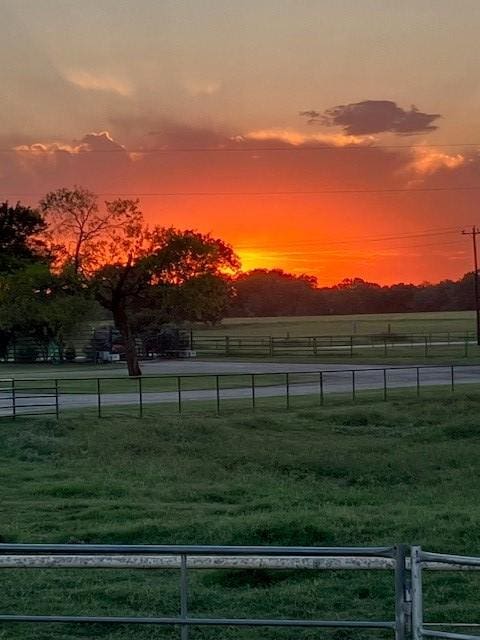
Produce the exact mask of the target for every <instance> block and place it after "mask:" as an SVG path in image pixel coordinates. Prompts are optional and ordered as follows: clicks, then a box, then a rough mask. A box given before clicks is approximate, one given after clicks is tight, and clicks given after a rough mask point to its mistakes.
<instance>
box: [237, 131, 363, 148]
mask: <svg viewBox="0 0 480 640" xmlns="http://www.w3.org/2000/svg"><path fill="white" fill-rule="evenodd" d="M242 139H243V140H258V141H262V140H265V141H272V140H277V141H279V142H283V143H285V144H291V145H293V146H300V145H308V144H326V145H332V146H334V147H346V146H348V145H356V144H359V145H368V144H371V143H372V142H373V141H374V138H373V137H372V136H353V135H344V134H342V133H334V134H325V133H303V132H301V131H295V130H294V129H277V128H271V129H256V130H254V131H249V132H248V133H246V134H244V135H243V136H239V137H238V138H237V140H242Z"/></svg>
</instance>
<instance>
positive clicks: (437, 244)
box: [235, 240, 463, 256]
mask: <svg viewBox="0 0 480 640" xmlns="http://www.w3.org/2000/svg"><path fill="white" fill-rule="evenodd" d="M459 244H463V242H462V240H450V241H448V242H428V243H421V244H407V245H396V246H393V247H383V248H384V249H385V250H387V251H394V250H396V249H420V248H423V247H443V246H448V245H459ZM283 246H285V245H283ZM324 246H326V245H323V243H322V244H321V245H320V246H319V249H318V251H315V252H309V253H305V252H298V255H312V254H313V255H318V254H320V253H321V252H322V250H323V248H324ZM252 248H253V247H252ZM235 249H236V250H237V251H242V247H239V246H236V245H235ZM269 249H271V250H272V251H273V252H274V253H275V255H279V256H288V255H291V252H289V251H278V250H275V249H274V247H269ZM244 250H245V249H244ZM295 255H297V253H296V254H295Z"/></svg>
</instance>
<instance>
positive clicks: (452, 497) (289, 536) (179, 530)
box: [0, 392, 480, 640]
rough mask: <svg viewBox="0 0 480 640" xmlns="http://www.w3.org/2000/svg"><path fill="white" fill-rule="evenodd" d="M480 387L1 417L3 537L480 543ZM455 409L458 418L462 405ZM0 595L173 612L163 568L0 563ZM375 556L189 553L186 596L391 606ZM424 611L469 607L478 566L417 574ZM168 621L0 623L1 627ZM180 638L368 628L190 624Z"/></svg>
mask: <svg viewBox="0 0 480 640" xmlns="http://www.w3.org/2000/svg"><path fill="white" fill-rule="evenodd" d="M479 411H480V394H478V393H472V392H470V393H467V392H461V393H458V394H456V395H454V396H449V397H442V395H441V394H437V395H436V396H435V395H434V394H432V395H431V396H430V399H429V400H428V401H423V402H420V401H418V400H415V399H406V398H403V399H401V400H400V399H399V401H391V402H387V403H384V404H383V403H382V404H369V403H364V404H362V405H360V406H356V407H354V406H349V407H343V408H324V409H312V408H298V409H297V410H292V411H291V412H290V413H288V414H286V413H285V412H283V411H268V412H267V411H259V412H257V413H256V414H251V415H246V414H245V415H242V414H238V413H237V414H234V415H228V416H221V417H214V416H210V417H208V416H203V417H194V416H189V417H188V419H181V418H173V417H162V418H161V420H159V419H158V418H155V417H145V418H144V419H143V420H136V419H134V418H132V417H125V416H123V417H122V416H120V415H118V416H115V419H114V420H108V419H104V420H98V419H96V418H95V417H94V416H93V415H92V414H91V413H87V414H85V415H84V414H82V413H76V414H72V416H71V417H69V418H63V419H62V420H61V421H60V422H56V421H55V420H50V419H46V418H43V419H42V418H39V419H36V420H32V421H27V420H26V419H20V420H17V421H16V422H15V423H13V422H7V421H2V422H0V431H1V438H2V449H1V451H0V460H1V465H0V480H1V484H0V486H1V489H0V514H1V518H0V522H1V524H0V536H1V539H2V540H3V541H12V542H69V541H70V542H81V541H83V542H99V543H101V542H105V543H107V542H108V543H115V542H118V543H127V544H128V543H189V542H190V543H198V544H201V543H206V544H208V543H211V544H214V543H217V544H254V543H258V544H269V543H277V544H287V545H288V544H292V545H293V544H301V545H342V544H346V545H365V544H375V545H376V544H390V543H394V542H400V541H405V542H413V541H415V542H417V543H420V544H422V545H424V546H425V547H428V548H430V549H432V550H438V551H449V552H458V553H462V552H467V553H471V554H473V553H480V537H479V535H478V530H479V528H478V526H479V520H480V506H479V503H478V473H477V470H478V454H479V451H480V430H479V427H478V415H479ZM459 416H461V419H460V418H459ZM2 577H3V581H2V612H4V613H9V612H10V613H13V612H21V611H23V612H30V613H34V612H35V613H51V612H53V611H54V612H56V613H76V614H81V613H83V614H86V613H90V614H93V613H99V614H102V613H103V614H115V613H117V614H119V613H132V614H135V615H137V614H142V613H145V614H157V613H162V614H177V612H178V597H177V585H178V575H177V574H176V573H175V572H156V571H155V572H153V571H150V572H148V571H137V572H135V571H125V570H122V571H116V570H115V571H113V570H112V571H105V570H103V571H102V570H97V571H95V570H90V571H85V570H84V571H81V570H20V571H12V570H3V571H2ZM391 583H392V576H391V575H389V574H386V573H383V572H370V573H368V572H359V573H357V572H354V573H347V572H325V573H321V574H319V573H314V572H311V573H308V572H303V573H299V572H273V571H270V572H269V571H255V572H253V573H251V572H245V571H237V572H235V571H220V570H216V571H201V572H197V573H195V574H194V577H193V578H192V584H191V587H192V593H193V595H192V601H191V604H192V609H193V613H194V614H200V613H202V614H207V613H209V614H215V615H240V616H241V615H243V616H247V615H256V616H266V615H272V616H275V615H276V616H278V617H282V616H292V617H301V616H302V615H303V616H304V617H305V616H307V617H310V616H315V615H318V616H324V617H327V618H328V617H332V618H340V617H345V618H355V617H360V618H375V617H376V616H379V617H381V616H384V617H389V615H390V612H391V604H392V597H391V596H392V590H391V589H390V585H391ZM426 583H427V603H429V604H428V605H427V614H428V616H429V618H430V619H431V620H436V621H442V620H448V619H450V620H452V619H457V620H462V619H464V620H478V617H479V615H480V605H479V600H478V587H480V576H479V577H476V576H474V575H467V574H456V575H452V574H449V575H445V574H442V575H439V574H437V575H428V576H427V580H426ZM178 633H179V632H178V630H175V631H173V630H172V631H169V630H166V629H164V630H161V629H152V628H143V629H138V628H137V629H132V628H128V627H117V628H113V627H110V628H109V627H104V626H102V627H85V628H80V627H74V626H70V627H60V626H58V627H55V626H51V627H47V626H41V627H33V626H28V625H25V626H16V627H13V626H7V625H5V626H4V627H0V638H2V640H3V639H7V638H9V639H10V638H15V639H17V638H18V639H19V640H33V639H34V638H35V639H37V638H38V639H40V640H46V639H47V638H54V639H55V640H59V639H60V638H61V639H62V640H66V639H67V638H94V637H95V638H107V639H112V640H113V639H122V640H125V639H127V638H128V639H131V638H132V639H133V638H135V639H137V638H138V639H141V640H143V639H144V638H148V639H153V638H170V637H172V638H173V637H179V636H178ZM191 637H192V638H212V639H213V638H232V639H233V638H238V639H241V640H246V639H247V638H252V637H255V638H271V639H273V638H280V639H285V640H286V639H287V638H289V639H290V638H301V639H302V640H304V639H307V638H308V639H313V638H320V637H322V638H325V637H326V638H335V639H336V640H346V639H347V638H353V637H355V638H358V637H363V638H367V637H369V638H371V637H379V638H381V637H387V636H382V634H380V633H379V634H372V633H371V632H369V633H368V634H365V635H363V636H362V634H357V633H355V634H353V632H347V631H337V632H334V633H331V634H330V633H328V632H326V631H317V632H314V631H311V630H310V631H309V630H298V631H296V632H293V633H292V632H283V631H279V630H276V631H273V630H258V631H256V632H255V633H253V632H252V631H247V630H237V631H234V630H224V629H222V630H210V631H208V630H202V629H195V630H194V631H192V633H191Z"/></svg>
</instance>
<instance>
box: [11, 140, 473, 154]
mask: <svg viewBox="0 0 480 640" xmlns="http://www.w3.org/2000/svg"><path fill="white" fill-rule="evenodd" d="M82 144H84V145H86V146H87V145H88V143H79V144H78V145H77V148H78V147H81V146H82ZM453 147H466V148H471V147H480V142H447V143H438V144H369V145H362V144H354V143H352V144H346V145H338V146H337V145H334V144H332V145H309V144H303V145H293V144H291V145H290V146H282V147H273V146H268V147H248V146H245V147H154V148H148V149H142V148H139V149H135V148H134V149H127V148H123V147H120V148H118V147H117V148H112V149H91V148H90V149H84V150H81V151H80V152H78V151H77V152H76V153H142V154H153V153H159V154H167V153H197V152H199V153H201V152H205V153H211V152H213V153H250V152H252V153H254V152H259V153H260V152H262V153H264V152H275V153H276V152H288V153H290V152H301V151H375V150H376V149H425V148H427V149H436V148H445V149H448V148H453ZM0 153H71V151H70V150H68V149H62V148H56V149H42V148H31V147H29V148H27V149H18V148H17V149H16V148H8V147H7V148H0Z"/></svg>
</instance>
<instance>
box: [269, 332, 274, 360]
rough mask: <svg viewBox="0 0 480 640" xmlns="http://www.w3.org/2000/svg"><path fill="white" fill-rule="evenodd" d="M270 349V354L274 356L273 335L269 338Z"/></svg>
mask: <svg viewBox="0 0 480 640" xmlns="http://www.w3.org/2000/svg"><path fill="white" fill-rule="evenodd" d="M269 351H270V355H271V356H273V336H270V339H269Z"/></svg>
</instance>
